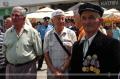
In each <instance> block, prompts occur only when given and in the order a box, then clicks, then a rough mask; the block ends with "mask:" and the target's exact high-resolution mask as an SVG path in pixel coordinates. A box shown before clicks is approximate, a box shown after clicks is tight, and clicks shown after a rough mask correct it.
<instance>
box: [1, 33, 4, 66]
mask: <svg viewBox="0 0 120 79" xmlns="http://www.w3.org/2000/svg"><path fill="white" fill-rule="evenodd" d="M3 38H4V33H2V32H0V68H3V67H5V56H4V54H3V52H2V45H3Z"/></svg>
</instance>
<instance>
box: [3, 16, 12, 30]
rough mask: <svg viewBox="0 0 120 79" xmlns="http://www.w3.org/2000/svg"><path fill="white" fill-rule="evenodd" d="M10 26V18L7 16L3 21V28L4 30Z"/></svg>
mask: <svg viewBox="0 0 120 79" xmlns="http://www.w3.org/2000/svg"><path fill="white" fill-rule="evenodd" d="M10 27H12V18H11V17H7V18H6V19H5V21H4V28H5V30H7V29H9V28H10Z"/></svg>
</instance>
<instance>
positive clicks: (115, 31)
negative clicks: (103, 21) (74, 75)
mask: <svg viewBox="0 0 120 79" xmlns="http://www.w3.org/2000/svg"><path fill="white" fill-rule="evenodd" d="M112 37H113V38H115V39H117V40H119V41H120V28H119V27H117V26H116V24H113V28H112Z"/></svg>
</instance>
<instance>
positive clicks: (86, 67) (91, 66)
mask: <svg viewBox="0 0 120 79" xmlns="http://www.w3.org/2000/svg"><path fill="white" fill-rule="evenodd" d="M99 67H100V65H99V61H98V56H97V55H96V54H94V55H93V56H90V55H88V56H87V57H86V59H84V62H83V67H82V71H83V72H93V73H95V74H100V69H99Z"/></svg>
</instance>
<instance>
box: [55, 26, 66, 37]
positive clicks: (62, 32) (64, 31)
mask: <svg viewBox="0 0 120 79" xmlns="http://www.w3.org/2000/svg"><path fill="white" fill-rule="evenodd" d="M54 32H55V33H56V31H55V29H54ZM66 32H67V29H66V27H64V28H63V30H62V31H61V34H60V36H62V35H65V34H66Z"/></svg>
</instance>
